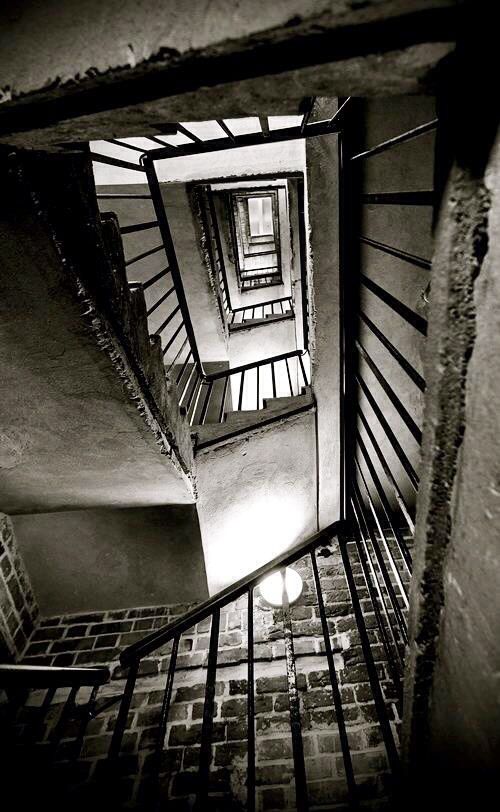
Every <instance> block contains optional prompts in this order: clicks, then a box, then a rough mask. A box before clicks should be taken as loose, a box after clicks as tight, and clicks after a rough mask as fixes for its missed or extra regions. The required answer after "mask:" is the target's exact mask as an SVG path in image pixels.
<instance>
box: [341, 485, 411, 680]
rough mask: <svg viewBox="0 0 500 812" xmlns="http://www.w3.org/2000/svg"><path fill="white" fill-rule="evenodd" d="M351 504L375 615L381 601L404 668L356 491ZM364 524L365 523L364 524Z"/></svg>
mask: <svg viewBox="0 0 500 812" xmlns="http://www.w3.org/2000/svg"><path fill="white" fill-rule="evenodd" d="M351 506H352V511H353V515H354V518H355V519H356V522H357V525H358V530H359V538H360V544H356V547H357V549H358V554H359V559H360V563H361V566H362V568H363V572H364V574H365V581H366V584H367V587H368V591H369V593H370V599H372V598H374V599H375V602H373V600H372V603H373V606H374V611H375V615H376V617H377V620H378V615H377V609H378V605H379V603H380V606H381V607H382V609H383V611H384V614H385V617H386V619H387V627H388V629H389V631H390V634H391V638H392V644H393V646H394V650H395V651H396V654H397V657H398V659H399V663H400V668H402V665H403V659H402V653H401V651H400V649H399V644H398V637H397V634H396V629H395V627H394V624H393V622H392V618H391V613H390V611H389V607H388V605H387V601H386V599H385V596H384V593H383V591H382V587H381V585H380V582H379V578H378V575H377V573H376V570H375V567H374V565H373V561H372V558H371V556H370V552H369V550H368V546H367V543H366V536H367V535H368V529H367V527H366V522H365V518H364V516H363V514H362V512H361V510H360V507H359V503H358V500H357V497H356V494H355V493H354V492H353V496H352V499H351ZM362 524H363V526H362ZM361 548H362V550H363V551H364V555H365V557H366V564H367V565H368V567H369V570H370V572H369V573H368V571H367V570H366V567H365V566H364V559H363V555H362V552H361ZM370 584H373V588H374V590H376V591H377V594H378V602H377V598H376V596H375V592H374V591H373V590H372V589H371V587H370ZM380 621H381V622H380V624H379V628H380V631H381V634H382V635H383V634H385V626H384V624H383V621H382V616H381V615H380ZM386 639H387V638H386ZM384 648H385V651H386V654H387V659H388V662H389V663H390V664H391V669H392V672H393V673H394V674H395V675H396V680H397V681H399V671H398V670H397V669H396V666H395V664H394V661H393V654H392V649H391V647H390V646H389V645H388V646H387V647H385V645H384Z"/></svg>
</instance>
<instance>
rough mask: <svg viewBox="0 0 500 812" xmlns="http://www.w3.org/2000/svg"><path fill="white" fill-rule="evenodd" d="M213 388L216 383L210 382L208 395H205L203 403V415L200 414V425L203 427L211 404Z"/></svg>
mask: <svg viewBox="0 0 500 812" xmlns="http://www.w3.org/2000/svg"><path fill="white" fill-rule="evenodd" d="M213 387H214V382H213V381H210V382H209V384H208V387H207V393H206V395H205V400H204V401H203V406H202V408H201V413H200V424H201V425H203V424H204V422H205V418H206V416H207V412H208V406H209V403H210V397H211V395H212V389H213Z"/></svg>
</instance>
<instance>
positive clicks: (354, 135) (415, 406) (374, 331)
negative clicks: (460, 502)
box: [339, 100, 438, 702]
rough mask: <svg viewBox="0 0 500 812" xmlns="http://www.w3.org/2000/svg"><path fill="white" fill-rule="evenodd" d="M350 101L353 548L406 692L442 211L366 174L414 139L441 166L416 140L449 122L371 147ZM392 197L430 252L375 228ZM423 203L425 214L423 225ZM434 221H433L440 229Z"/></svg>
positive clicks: (347, 345)
mask: <svg viewBox="0 0 500 812" xmlns="http://www.w3.org/2000/svg"><path fill="white" fill-rule="evenodd" d="M348 107H349V108H350V110H349V115H346V118H345V128H344V131H343V132H342V134H341V137H340V150H339V158H340V168H341V173H340V180H341V197H340V199H341V218H340V222H341V254H340V255H341V285H342V301H343V306H342V326H343V349H342V363H343V390H342V402H341V410H342V427H343V443H342V446H343V451H342V454H343V486H342V487H343V500H344V504H343V509H344V515H345V516H346V517H347V518H349V519H350V520H351V521H352V526H353V533H354V538H355V540H354V542H353V544H352V545H351V547H350V549H351V551H352V553H353V554H355V556H356V559H357V560H358V561H359V563H360V566H361V567H362V570H363V576H364V579H365V582H366V585H367V588H368V591H369V593H370V599H371V602H372V605H373V606H374V608H375V617H376V628H377V630H378V635H379V639H380V641H381V643H382V645H383V648H384V651H385V656H386V658H387V662H388V665H389V668H390V670H391V676H392V680H393V683H394V685H395V688H396V693H397V696H398V700H399V701H400V702H401V700H402V692H403V673H404V656H405V647H406V645H407V643H408V619H407V613H408V606H409V582H410V578H411V573H412V554H411V550H412V542H413V535H414V530H415V505H416V494H417V490H418V485H419V477H418V473H417V471H418V463H419V456H420V445H421V441H422V423H423V394H424V392H425V381H424V378H423V376H422V374H421V371H420V370H419V369H418V367H419V366H421V361H420V357H421V355H422V353H423V342H424V341H425V335H426V330H427V322H426V319H425V316H424V315H422V314H421V313H420V312H417V311H416V310H415V309H414V305H413V303H411V302H410V301H409V298H410V297H409V294H408V292H407V291H408V289H410V290H413V289H414V290H415V291H416V293H415V294H414V301H415V300H417V304H418V302H420V305H421V306H422V308H421V309H425V298H426V294H427V291H428V287H429V278H428V274H429V271H430V268H431V262H430V259H429V258H428V257H427V256H425V253H424V252H425V251H426V250H428V245H429V243H430V241H431V233H430V228H431V221H432V218H431V217H430V216H429V217H428V218H427V220H426V221H423V220H422V217H421V212H422V208H421V207H422V206H427V207H432V205H433V202H434V200H435V195H434V192H433V190H428V191H425V192H422V191H419V190H417V191H408V190H404V191H403V190H402V191H394V190H392V189H391V191H388V192H385V191H384V190H383V189H382V190H380V191H376V192H374V191H371V189H370V191H367V189H366V186H367V183H368V181H367V180H366V178H370V177H373V176H371V175H370V174H369V172H367V171H366V170H365V164H366V161H368V160H371V159H372V158H374V157H375V156H377V155H381V154H382V153H385V152H387V151H389V150H393V149H395V148H397V147H399V146H400V145H402V144H405V145H406V147H405V151H404V152H403V153H396V157H395V158H394V161H397V160H400V161H406V162H411V161H412V160H414V161H415V163H417V162H418V166H419V167H420V166H422V165H423V166H426V160H425V157H426V156H427V158H428V164H427V167H429V168H431V169H432V166H433V161H434V155H433V144H432V140H431V139H428V140H427V142H426V144H428V147H426V151H425V152H424V151H423V150H424V147H423V146H422V144H421V143H420V145H419V152H418V155H416V154H415V158H413V154H412V150H411V145H412V144H413V143H414V142H415V139H418V138H420V137H421V136H425V135H429V134H431V133H432V132H433V131H434V130H435V129H436V127H437V124H438V122H437V120H436V119H433V120H431V121H429V122H426V123H424V124H422V125H419V126H416V127H414V128H412V129H411V130H408V131H405V132H403V133H400V134H398V135H396V136H394V137H391V138H388V139H386V140H384V141H382V142H381V143H379V144H377V145H375V146H372V147H370V148H367V149H360V148H359V147H358V146H357V144H358V140H357V139H358V136H359V133H361V132H366V123H365V121H364V119H363V116H364V108H363V105H362V103H359V102H355V103H353V100H351V102H350V104H349V105H348ZM398 156H401V157H398ZM414 169H415V167H414ZM400 176H401V177H403V176H404V172H401V173H400ZM377 177H379V178H383V177H384V175H383V173H380V174H379V175H377ZM379 182H380V181H379ZM389 182H390V181H389ZM386 206H390V207H391V211H395V212H397V217H398V219H397V223H398V230H397V234H398V236H399V237H400V238H401V235H402V234H405V232H406V233H410V234H411V235H412V247H413V246H414V245H416V244H418V240H420V245H422V246H423V247H422V255H420V254H419V253H418V251H417V252H414V251H411V252H410V251H408V250H407V249H406V248H405V247H403V246H400V245H395V244H390V243H391V240H390V239H389V238H387V242H386V241H385V239H384V241H383V242H382V241H381V240H380V238H378V239H375V238H372V237H371V236H368V235H367V234H366V233H365V229H366V228H367V224H369V223H375V225H376V224H377V223H380V222H382V220H381V219H380V218H379V219H377V217H376V216H375V215H374V216H372V219H370V218H369V216H368V215H369V213H370V212H373V211H375V210H378V214H380V215H383V212H381V211H380V208H381V207H386ZM367 207H369V212H368V214H367ZM414 207H419V208H418V209H417V210H415V208H414ZM376 213H377V212H376ZM417 214H418V215H419V217H420V220H419V221H418V222H419V225H418V227H413V228H412V219H415V218H416V215H417ZM383 222H386V221H385V220H383ZM422 222H428V224H429V225H428V230H425V229H423V227H422ZM395 231H396V230H395ZM386 232H387V228H386ZM415 235H418V237H417V236H415ZM384 236H385V235H384ZM392 242H396V237H393V238H392ZM380 257H385V258H386V259H387V262H393V263H394V262H397V263H400V264H398V265H394V266H393V265H391V266H390V267H391V270H392V272H393V275H392V276H389V275H388V274H387V273H386V274H385V276H384V269H383V270H382V271H380V270H379V269H380V268H381V267H383V266H381V264H380ZM398 273H399V274H401V275H402V274H406V273H408V274H413V276H411V277H407V276H405V277H404V278H405V280H406V279H408V281H407V282H406V285H407V288H402V285H401V282H400V281H399V280H400V279H401V278H402V277H398V275H397V274H398ZM388 279H391V286H389V284H388V282H387V280H388ZM404 297H405V301H403V298H404ZM355 316H357V318H355Z"/></svg>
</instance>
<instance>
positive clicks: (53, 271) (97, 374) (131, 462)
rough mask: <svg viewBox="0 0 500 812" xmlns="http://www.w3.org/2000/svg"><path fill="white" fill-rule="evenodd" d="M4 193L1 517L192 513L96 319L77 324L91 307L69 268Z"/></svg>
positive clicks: (75, 247) (39, 223)
mask: <svg viewBox="0 0 500 812" xmlns="http://www.w3.org/2000/svg"><path fill="white" fill-rule="evenodd" d="M6 188H8V187H6ZM12 188H13V191H12V195H11V196H10V197H9V200H8V201H7V200H4V204H5V205H4V206H2V211H1V218H0V233H1V244H2V264H1V268H0V285H1V290H2V294H1V297H0V298H1V307H2V318H1V341H0V346H1V351H0V354H1V357H0V364H1V377H2V399H1V403H0V425H1V426H2V434H3V444H2V451H1V455H0V494H1V495H0V504H1V506H2V508H3V509H4V510H6V511H7V512H9V513H26V512H32V511H48V510H58V509H61V508H64V509H69V508H73V509H76V508H79V507H90V506H109V505H114V506H118V505H121V506H139V505H155V504H168V503H173V504H179V503H188V502H192V501H193V498H194V497H193V492H192V488H191V486H190V484H189V481H188V479H187V477H186V476H185V475H183V473H182V471H181V470H180V468H179V467H178V466H177V465H176V464H175V463H174V461H173V460H171V459H170V458H169V457H168V456H167V454H162V453H161V451H160V449H159V447H158V445H157V442H156V439H157V438H156V435H155V434H154V433H153V432H152V431H151V429H150V427H149V426H148V424H147V422H146V420H145V419H144V417H143V415H142V414H141V412H140V410H139V408H138V405H137V403H136V401H134V400H133V399H132V398H131V396H130V394H129V391H128V390H127V388H126V385H125V384H124V382H123V379H122V377H121V374H120V371H119V370H118V369H117V366H116V364H115V361H113V360H112V358H111V357H110V355H108V353H107V352H105V351H104V350H103V348H102V347H101V346H100V345H99V343H98V336H97V335H96V333H95V330H96V329H97V327H96V325H97V326H98V325H99V320H98V318H97V316H95V318H94V319H93V321H91V320H90V318H85V314H86V313H88V310H89V308H88V304H87V303H86V302H85V300H84V298H83V295H82V294H81V291H79V288H78V285H77V282H76V279H75V278H74V277H73V276H72V267H71V268H69V267H66V266H65V265H64V264H63V263H62V262H61V258H60V256H59V254H58V253H57V252H56V245H55V244H54V241H53V239H52V236H51V234H50V232H49V230H48V229H46V227H45V225H44V222H43V220H42V219H41V217H40V215H39V214H38V213H36V212H34V211H33V210H32V209H31V208H30V206H29V205H28V204H27V202H26V199H25V198H24V197H22V195H21V192H20V191H19V190H18V187H17V186H15V187H14V186H13V187H12ZM69 203H70V201H69V200H68V204H69ZM75 231H76V232H77V233H78V238H80V236H81V235H80V231H79V230H78V229H75ZM87 237H88V235H87ZM68 245H69V244H68ZM65 247H66V246H65ZM69 247H70V248H71V251H72V252H73V254H72V256H78V255H79V254H80V255H82V256H83V257H85V256H86V255H85V246H83V245H82V246H79V244H78V243H77V242H76V237H73V242H72V243H71V245H69ZM84 270H85V269H84ZM87 270H88V269H87ZM27 313H29V319H27V318H26V314H27ZM117 354H118V355H119V352H118V351H117ZM126 370H128V367H127V368H126ZM170 405H171V406H172V404H170ZM169 408H170V406H169ZM172 408H173V406H172Z"/></svg>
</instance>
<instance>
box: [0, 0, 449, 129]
mask: <svg viewBox="0 0 500 812" xmlns="http://www.w3.org/2000/svg"><path fill="white" fill-rule="evenodd" d="M451 4H452V0H370V2H368V3H363V4H362V5H361V6H359V5H358V4H354V5H353V4H345V3H344V2H340V0H292V2H289V0H280V1H279V2H277V3H273V4H272V5H269V4H268V3H265V2H263V1H262V0H260V1H259V2H255V3H252V4H249V5H245V6H243V7H238V9H237V12H236V11H235V8H234V4H233V3H232V2H230V0H223V2H219V3H217V4H216V5H215V6H214V5H213V4H210V5H209V6H207V5H206V4H204V3H203V2H202V0H190V2H187V3H183V4H182V5H179V4H178V3H176V2H175V0H170V1H169V2H167V3H163V4H161V6H159V5H158V3H157V0H141V1H140V2H136V0H125V2H118V0H110V2H107V3H104V4H103V3H99V2H98V0H85V2H83V3H82V2H77V0H69V2H66V3H64V4H61V3H60V2H57V0H50V1H49V2H48V3H43V4H33V3H31V2H30V1H29V0H24V2H23V0H21V2H18V3H16V4H14V6H13V7H12V4H8V6H7V7H6V8H5V10H4V12H3V15H2V35H3V36H2V40H1V45H0V54H1V55H2V61H1V63H0V77H1V79H0V87H1V88H2V91H3V97H4V98H5V100H6V101H7V102H8V100H9V99H11V98H12V99H17V97H19V96H22V95H23V94H27V93H30V92H33V93H34V94H35V98H36V99H40V100H41V102H42V106H44V105H45V110H44V112H45V111H46V112H47V113H49V115H48V119H49V121H48V122H46V121H45V120H44V118H45V117H44V116H43V115H42V116H38V117H37V116H35V117H33V118H32V119H31V121H28V122H25V128H26V129H28V130H29V128H30V127H31V128H32V129H31V133H29V132H28V133H21V134H20V133H17V135H16V136H14V138H15V139H16V140H17V143H21V141H22V142H24V143H25V144H27V143H31V144H34V143H38V144H41V143H52V144H57V143H60V142H62V141H64V140H70V141H75V140H88V139H90V138H98V137H103V134H104V133H105V134H106V137H111V136H119V135H122V136H123V135H124V134H129V135H132V134H138V135H141V134H143V133H144V129H143V127H144V123H145V122H147V124H148V125H154V123H155V122H157V123H160V122H165V121H179V120H181V121H183V120H185V119H186V111H187V110H189V111H190V115H191V117H193V114H194V116H195V117H196V118H197V119H199V120H202V119H204V118H205V119H206V118H207V117H208V116H214V114H215V117H217V118H222V117H223V116H226V117H227V116H229V115H242V114H245V113H246V114H247V115H248V113H249V112H250V111H251V112H257V111H262V110H263V108H264V107H267V108H268V109H267V112H269V113H270V114H273V113H276V112H278V111H281V112H284V113H287V114H289V113H290V112H295V111H296V110H297V105H298V104H299V102H300V100H301V99H302V98H303V97H304V96H310V95H314V96H320V95H335V96H347V95H353V94H354V95H364V94H367V93H373V92H376V93H384V92H385V93H394V92H398V91H399V92H400V93H404V92H416V91H417V90H418V88H419V87H422V85H423V84H425V83H427V82H429V81H430V80H431V73H432V70H433V69H434V68H435V66H436V64H437V63H438V62H439V61H440V60H441V59H442V58H443V57H444V56H445V55H446V54H448V53H449V52H450V50H451V48H452V46H453V39H454V33H453V28H452V26H451V15H450V22H449V23H448V22H447V21H448V17H444V18H443V15H442V14H441V15H439V12H440V11H442V9H443V7H446V6H450V5H451ZM429 11H430V12H431V19H430V20H429V16H428V15H427V16H426V15H425V12H429ZM435 11H437V12H438V14H436V17H437V19H434V17H432V13H433V12H435ZM412 13H414V14H416V17H417V19H416V20H415V19H414V17H412V16H411V15H412ZM409 15H410V16H409ZM407 16H409V19H408V20H406V17H407ZM398 17H401V18H402V22H401V24H400V27H399V28H398V29H397V30H396V29H395V27H393V28H392V29H391V28H390V27H389V31H388V32H386V31H385V30H384V23H385V22H386V20H387V21H389V23H390V22H391V21H392V18H396V19H397V18H398ZM370 24H372V25H373V26H374V30H373V33H372V34H371V36H370V34H367V33H366V32H364V38H363V37H362V38H361V40H362V41H361V43H360V41H359V37H358V34H357V28H358V26H359V25H370ZM379 25H381V26H382V32H381V31H380V28H377V26H379ZM387 33H388V35H387ZM330 34H331V35H333V41H330V40H329V39H328V36H329V35H330ZM381 34H382V36H381ZM304 36H305V38H306V39H305V48H304V47H303V44H304V43H303V41H302V40H301V37H304ZM318 37H319V45H320V47H319V49H318V46H317V42H318ZM325 40H326V41H325ZM269 42H270V43H272V44H274V43H276V44H278V45H279V44H281V43H284V45H285V46H288V48H286V47H285V54H284V58H283V59H281V60H279V59H278V63H277V64H276V62H275V61H273V59H272V57H271V58H270V54H269V51H268V49H267V48H266V46H267V45H268V43H269ZM372 43H375V44H376V46H373V45H372ZM259 46H262V50H261V56H260V57H259V55H256V56H255V57H253V51H254V50H255V48H256V47H259ZM290 46H292V47H290ZM375 47H376V48H377V50H376V51H375ZM235 50H241V52H242V55H243V64H242V65H241V66H240V65H238V63H237V61H236V60H235V63H234V64H235V66H236V65H238V69H237V72H236V77H235V78H234V79H233V76H232V73H233V72H232V70H231V69H229V70H228V69H226V70H225V71H224V70H221V68H220V67H219V66H218V63H217V57H219V56H220V55H222V56H224V55H226V54H231V53H234V51H235ZM318 50H319V53H318ZM249 51H250V52H251V57H250V59H249ZM367 51H368V53H366V52H367ZM380 51H382V53H381V52H380ZM299 54H300V58H299ZM252 57H253V59H252ZM193 59H194V60H195V64H194V68H193V64H192V62H193ZM196 60H198V61H196ZM205 60H206V62H205ZM329 60H330V61H329ZM304 61H305V67H303V64H304ZM212 62H213V63H214V65H212ZM325 62H326V63H328V64H326V65H325V64H323V63H325ZM205 65H208V71H209V73H210V72H214V73H215V75H214V76H210V77H209V78H210V79H211V81H208V82H207V81H206V80H205V82H204V79H205V72H206V68H205ZM258 66H261V70H262V72H263V73H264V74H269V73H272V74H274V75H272V76H271V77H269V76H265V77H264V78H260V77H258V76H257V77H256V78H255V72H256V68H257V72H258ZM204 69H205V72H204ZM193 73H194V77H195V78H194V81H193ZM240 74H241V75H240ZM196 77H199V79H198V81H197V80H196ZM186 79H187V80H188V81H187V87H186ZM137 80H139V84H140V87H139V93H137V91H138V88H137V84H136V83H137ZM148 80H149V81H148ZM201 83H204V86H203V87H201V88H200V87H199V84H201ZM221 85H222V86H221ZM141 89H142V90H143V91H144V92H143V94H141V92H140V90H141ZM80 91H82V92H83V97H82V96H80V95H79V94H80ZM85 91H89V92H90V97H89V96H87V95H86V93H85ZM117 91H118V92H117ZM186 91H188V92H186ZM68 92H69V93H70V94H72V96H73V103H74V105H75V110H76V113H74V114H73V115H69V116H68V115H67V109H64V99H63V95H64V94H65V93H66V94H67V93H68ZM93 94H95V95H94V96H93ZM53 99H56V100H62V101H63V105H62V107H61V108H59V111H57V110H56V111H53V110H50V109H49V108H50V103H51V102H52V100H53ZM22 101H24V100H23V99H21V102H22ZM96 102H97V103H96ZM11 107H12V110H13V112H19V108H18V107H17V106H16V101H14V102H12V104H11ZM115 107H118V109H111V110H110V108H115ZM25 109H26V108H25ZM54 114H55V115H54ZM5 123H6V127H5V128H4V132H6V139H7V142H9V140H10V142H11V143H12V138H13V136H12V134H11V133H12V130H10V129H9V125H8V122H7V121H6V122H5ZM26 125H27V126H26ZM13 129H14V131H15V130H16V127H15V126H14V128H13ZM41 132H43V135H41ZM42 139H43V140H42Z"/></svg>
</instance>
